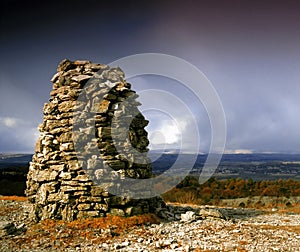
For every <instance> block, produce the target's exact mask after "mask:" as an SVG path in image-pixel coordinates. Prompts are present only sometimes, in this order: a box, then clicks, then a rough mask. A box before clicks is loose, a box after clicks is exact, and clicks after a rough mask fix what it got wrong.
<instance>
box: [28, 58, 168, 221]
mask: <svg viewBox="0 0 300 252" xmlns="http://www.w3.org/2000/svg"><path fill="white" fill-rule="evenodd" d="M124 77H125V76H124V73H123V72H122V70H121V69H120V68H109V67H108V66H106V65H103V64H93V63H91V62H90V61H83V60H78V61H74V62H72V61H70V60H63V61H62V62H61V63H60V64H59V66H58V72H57V73H56V74H55V75H54V76H53V77H52V79H51V81H52V82H53V90H52V91H51V92H50V96H51V97H50V100H49V103H47V104H45V106H44V110H43V113H44V121H43V123H42V124H41V125H40V127H39V130H40V132H41V134H40V137H39V139H38V141H37V144H36V150H35V154H34V156H33V158H32V162H31V163H30V169H29V173H28V179H27V189H26V194H27V196H28V198H29V199H30V202H32V204H33V211H32V218H34V219H35V220H41V219H47V218H52V219H63V220H73V219H77V218H79V219H80V218H91V217H99V216H104V215H105V214H107V213H110V214H115V215H120V216H125V215H133V214H142V213H147V212H151V211H152V212H154V211H155V208H156V207H158V206H159V205H163V203H162V200H161V199H160V198H154V199H149V200H148V201H147V200H143V201H134V200H132V199H130V198H128V197H126V198H124V197H120V196H113V195H112V194H111V193H110V189H111V188H114V189H116V190H118V191H120V190H121V188H119V184H120V182H118V183H117V182H116V181H117V180H120V179H124V178H125V177H126V176H127V177H130V178H136V179H138V178H150V177H151V176H152V169H151V164H150V160H149V159H148V157H147V151H148V148H147V146H148V144H149V141H148V139H147V132H146V131H145V130H144V127H145V126H146V125H147V124H148V121H147V120H145V118H144V117H143V115H142V114H141V113H140V112H139V110H138V106H139V105H140V104H139V103H138V102H137V101H136V98H137V97H138V96H137V95H136V93H135V92H134V91H133V90H131V85H130V84H129V83H127V82H126V81H125V79H124ZM124 102H126V103H124ZM123 103H124V104H126V105H124V104H123ZM90 114H92V116H91V115H90ZM78 142H80V143H81V144H79V145H78V144H77V145H76V143H78ZM130 147H133V148H135V149H136V150H137V151H139V152H140V153H141V155H140V157H135V158H133V156H132V155H131V153H130ZM120 150H121V152H122V151H123V152H124V153H119V152H120ZM121 154H122V155H121ZM145 161H147V162H149V163H148V164H145ZM122 192H123V191H122ZM124 193H126V192H124ZM165 215H166V217H168V214H166V213H165ZM169 217H170V216H169Z"/></svg>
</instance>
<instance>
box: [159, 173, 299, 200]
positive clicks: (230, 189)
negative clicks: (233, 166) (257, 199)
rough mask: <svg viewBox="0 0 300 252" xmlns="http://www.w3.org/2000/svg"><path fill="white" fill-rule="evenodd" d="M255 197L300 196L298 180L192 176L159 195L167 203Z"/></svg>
mask: <svg viewBox="0 0 300 252" xmlns="http://www.w3.org/2000/svg"><path fill="white" fill-rule="evenodd" d="M254 196H261V197H263V196H272V197H274V196H275V197H287V198H288V197H292V196H300V181H296V180H292V179H288V180H282V179H279V180H275V181H274V180H272V181H269V180H263V181H253V180H252V179H245V180H244V179H239V178H237V179H226V180H219V179H217V178H210V179H209V180H208V181H207V182H205V183H204V184H199V183H198V178H197V177H195V176H187V177H186V178H185V179H184V180H183V181H182V182H181V183H180V184H178V185H177V186H176V187H175V188H173V189H171V190H170V191H168V192H166V193H164V194H163V195H162V197H163V199H164V200H165V201H167V202H179V203H193V204H218V202H219V201H220V200H222V199H236V198H246V197H254Z"/></svg>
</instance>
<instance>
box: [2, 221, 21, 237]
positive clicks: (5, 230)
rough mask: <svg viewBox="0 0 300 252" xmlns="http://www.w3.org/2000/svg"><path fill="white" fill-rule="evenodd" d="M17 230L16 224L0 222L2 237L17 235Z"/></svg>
mask: <svg viewBox="0 0 300 252" xmlns="http://www.w3.org/2000/svg"><path fill="white" fill-rule="evenodd" d="M16 230H17V228H16V226H15V224H14V223H13V222H9V221H1V222H0V237H2V236H6V235H11V234H13V233H15V232H16Z"/></svg>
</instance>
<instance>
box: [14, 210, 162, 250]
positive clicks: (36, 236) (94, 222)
mask: <svg viewBox="0 0 300 252" xmlns="http://www.w3.org/2000/svg"><path fill="white" fill-rule="evenodd" d="M159 222H160V220H159V218H158V217H157V216H155V215H153V214H145V215H138V216H132V217H127V218H126V217H118V216H111V215H109V216H107V217H103V218H95V219H84V220H76V221H72V222H66V221H61V220H44V221H41V222H40V223H37V224H35V225H33V226H31V227H30V229H28V230H27V232H26V237H23V238H19V239H15V241H14V242H15V244H16V245H17V246H19V247H20V248H21V247H22V244H24V243H31V242H35V241H38V240H40V239H44V240H45V238H46V239H48V240H50V241H55V242H56V243H57V248H59V246H60V243H63V244H64V245H68V244H72V243H74V242H77V243H78V242H80V241H86V240H88V241H90V242H92V243H94V244H99V243H101V242H105V241H107V240H109V239H112V238H113V237H114V236H121V235H123V234H125V233H126V232H128V231H130V230H131V229H133V228H135V227H137V226H140V227H142V226H143V225H145V224H158V223H159ZM142 229H143V228H142ZM53 249H55V247H54V248H53Z"/></svg>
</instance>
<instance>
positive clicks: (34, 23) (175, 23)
mask: <svg viewBox="0 0 300 252" xmlns="http://www.w3.org/2000/svg"><path fill="white" fill-rule="evenodd" d="M0 43H1V48H0V50H1V51H0V52H1V58H2V60H1V63H0V64H1V65H0V139H1V140H0V152H33V146H34V142H35V139H36V137H37V130H36V127H37V126H38V124H39V123H41V121H42V113H41V111H42V107H43V104H44V103H45V102H47V100H48V99H49V92H50V90H51V87H52V86H51V83H50V79H51V77H52V75H53V74H54V73H55V71H56V67H57V64H58V63H59V62H60V61H61V60H62V59H64V58H69V59H71V60H76V59H89V60H91V61H94V62H101V63H109V62H112V61H114V60H117V59H118V58H121V57H124V56H127V55H130V54H136V53H147V52H158V53H164V54H171V55H174V56H177V57H181V58H183V59H185V60H187V61H189V62H190V63H192V64H194V65H195V66H197V67H198V68H199V69H200V70H201V71H203V73H204V74H205V75H206V76H207V78H208V79H209V80H210V81H211V82H212V84H213V86H214V87H215V89H216V91H217V92H218V94H219V96H220V99H221V102H222V104H223V107H224V111H225V114H226V119H227V128H228V129H227V144H226V150H227V152H239V151H241V152H243V151H245V152H247V151H254V152H296V153H299V152H300V131H299V122H300V112H299V108H300V99H299V95H300V85H299V84H300V71H299V70H300V3H299V1H290V0H288V1H265V0H262V1H243V0H239V1H238V0H235V1H233V0H226V1H225V0H224V1H216V0H213V1H111V2H110V1H91V0H87V1H18V0H15V1H14V0H11V1H9V0H4V1H2V2H1V41H0ZM151 81H152V82H151ZM155 81H156V83H154V82H155ZM159 82H160V80H159V79H156V78H144V79H139V80H136V83H133V82H132V84H133V86H134V87H136V89H137V90H139V87H138V86H135V85H144V86H143V87H145V88H151V87H152V86H153V87H158V86H159V85H162V84H164V85H165V89H166V90H168V85H171V84H170V82H168V81H166V80H161V83H159ZM139 83H142V84H139ZM170 89H172V92H174V93H175V94H176V85H173V86H170ZM177 94H178V96H180V94H181V92H180V90H179V89H178V90H177ZM142 102H143V101H142ZM145 102H146V101H145ZM159 104H160V101H157V106H158V107H159ZM195 113H196V112H195ZM178 116H179V118H178V119H179V120H180V115H178ZM196 117H198V118H197V119H199V127H200V128H201V127H202V128H203V132H204V136H202V139H203V146H202V147H203V151H205V150H206V149H207V148H208V147H207V146H208V142H209V141H208V140H207V139H206V134H205V132H206V131H207V132H208V131H209V124H208V123H207V122H204V121H201V118H202V117H201V113H199V115H198V114H196ZM203 118H205V116H204V117H203ZM150 119H151V118H150ZM182 119H184V120H185V121H187V122H188V119H187V118H182ZM203 120H204V119H203ZM151 125H152V126H151V127H150V128H149V129H148V130H149V131H150V133H151V130H158V131H159V130H161V132H162V133H165V132H172V131H173V135H172V136H167V135H166V136H165V140H166V142H167V143H168V144H170V147H172V144H173V145H174V146H176V136H177V135H178V134H177V133H178V132H176V129H175V128H174V127H173V126H172V125H170V123H169V122H168V121H165V120H164V119H163V118H160V117H159V115H155V116H153V120H151ZM206 128H207V129H206ZM186 130H188V123H187V125H186ZM207 135H209V134H207ZM191 141H192V140H191Z"/></svg>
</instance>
